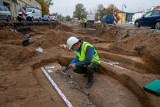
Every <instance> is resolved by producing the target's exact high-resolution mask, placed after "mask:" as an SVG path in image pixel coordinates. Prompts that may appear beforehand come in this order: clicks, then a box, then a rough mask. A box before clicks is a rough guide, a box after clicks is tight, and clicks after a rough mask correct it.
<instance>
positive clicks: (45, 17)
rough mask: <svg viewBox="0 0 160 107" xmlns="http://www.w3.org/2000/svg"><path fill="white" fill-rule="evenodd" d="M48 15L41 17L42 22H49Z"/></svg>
mask: <svg viewBox="0 0 160 107" xmlns="http://www.w3.org/2000/svg"><path fill="white" fill-rule="evenodd" d="M49 17H50V16H49V15H47V14H46V15H43V17H42V21H49Z"/></svg>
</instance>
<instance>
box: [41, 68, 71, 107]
mask: <svg viewBox="0 0 160 107" xmlns="http://www.w3.org/2000/svg"><path fill="white" fill-rule="evenodd" d="M41 70H42V71H43V73H44V74H45V75H46V77H47V78H48V80H49V82H50V83H51V84H52V86H53V87H54V88H55V89H56V91H57V92H58V94H59V95H60V96H61V98H62V99H63V100H64V102H65V103H66V105H67V106H68V107H73V106H72V104H71V103H70V101H69V100H68V99H67V98H66V96H65V95H64V94H63V93H62V91H61V90H60V89H59V88H58V86H57V85H56V83H55V82H54V81H53V79H52V78H51V77H50V75H49V74H48V73H47V72H46V70H45V69H44V68H43V67H41Z"/></svg>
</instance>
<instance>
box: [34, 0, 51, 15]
mask: <svg viewBox="0 0 160 107" xmlns="http://www.w3.org/2000/svg"><path fill="white" fill-rule="evenodd" d="M37 1H38V2H39V3H40V4H41V7H42V14H43V15H44V14H49V6H48V4H47V3H46V2H44V0H37Z"/></svg>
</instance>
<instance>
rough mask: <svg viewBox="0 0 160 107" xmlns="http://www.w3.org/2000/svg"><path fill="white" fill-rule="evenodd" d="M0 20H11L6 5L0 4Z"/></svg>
mask: <svg viewBox="0 0 160 107" xmlns="http://www.w3.org/2000/svg"><path fill="white" fill-rule="evenodd" d="M0 20H6V21H10V20H11V12H10V11H9V10H8V8H7V7H6V6H0Z"/></svg>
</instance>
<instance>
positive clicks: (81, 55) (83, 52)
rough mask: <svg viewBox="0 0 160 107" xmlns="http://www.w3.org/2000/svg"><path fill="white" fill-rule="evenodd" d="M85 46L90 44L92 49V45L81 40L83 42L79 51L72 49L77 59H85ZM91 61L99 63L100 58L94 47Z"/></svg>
mask: <svg viewBox="0 0 160 107" xmlns="http://www.w3.org/2000/svg"><path fill="white" fill-rule="evenodd" d="M87 46H90V47H92V48H93V49H94V47H93V45H91V44H90V43H87V42H84V41H83V43H82V45H81V51H80V52H78V51H74V52H75V54H76V55H77V56H78V58H79V61H83V60H85V58H86V56H85V53H86V49H87ZM91 62H97V63H99V64H100V63H101V61H100V58H99V56H98V54H97V51H96V50H95V49H94V54H93V58H92V60H91Z"/></svg>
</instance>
